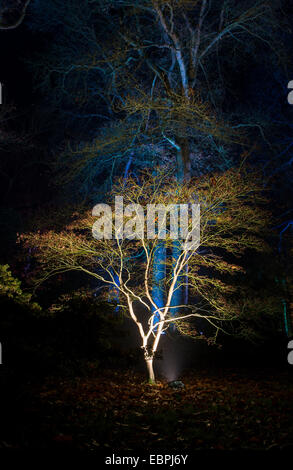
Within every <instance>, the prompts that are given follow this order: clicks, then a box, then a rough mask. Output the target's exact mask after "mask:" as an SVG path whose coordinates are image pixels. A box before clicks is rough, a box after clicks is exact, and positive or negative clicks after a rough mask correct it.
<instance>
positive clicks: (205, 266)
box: [20, 170, 269, 382]
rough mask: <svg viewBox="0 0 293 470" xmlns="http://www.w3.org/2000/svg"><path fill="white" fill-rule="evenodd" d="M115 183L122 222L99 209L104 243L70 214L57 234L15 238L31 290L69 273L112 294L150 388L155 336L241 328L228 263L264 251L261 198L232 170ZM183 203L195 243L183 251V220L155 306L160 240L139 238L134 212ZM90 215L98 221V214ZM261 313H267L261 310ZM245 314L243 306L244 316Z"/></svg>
mask: <svg viewBox="0 0 293 470" xmlns="http://www.w3.org/2000/svg"><path fill="white" fill-rule="evenodd" d="M122 183H123V181H120V182H118V183H117V185H115V186H114V188H113V190H112V192H111V198H114V197H115V196H119V197H120V198H121V197H123V198H124V204H125V205H126V204H127V207H126V208H125V210H124V216H123V218H122V219H121V220H120V221H118V222H117V216H116V217H115V219H114V218H113V217H112V212H111V213H110V214H109V213H108V210H106V209H103V211H104V214H103V217H102V219H99V223H100V226H103V227H104V230H105V231H106V230H107V231H109V229H110V233H111V234H112V233H113V232H112V224H113V227H114V228H115V230H114V234H113V238H112V239H110V238H109V239H106V238H101V239H95V238H94V237H93V236H92V229H93V224H94V223H95V222H97V219H96V217H94V216H93V215H92V214H91V213H75V214H73V218H72V220H71V222H70V223H69V224H67V226H65V227H64V229H61V231H58V230H41V231H38V232H37V233H29V234H25V235H22V236H21V237H20V238H21V239H22V240H25V243H26V245H27V246H30V247H31V246H34V247H36V246H38V250H37V253H36V256H37V257H38V259H39V262H40V265H39V272H38V279H39V280H38V282H43V281H44V280H46V279H48V278H50V277H51V276H52V275H55V274H58V273H59V274H61V273H66V272H68V271H76V272H83V273H86V274H88V275H89V276H91V277H93V278H94V279H96V280H97V281H98V282H101V283H102V285H104V286H106V287H107V286H113V287H114V288H115V289H117V290H118V291H119V293H120V302H121V304H120V305H121V308H122V310H123V311H124V312H125V314H126V315H127V316H128V317H130V318H131V319H132V321H133V322H134V323H135V325H136V327H137V330H138V332H139V336H140V346H141V348H142V349H143V352H144V358H145V361H146V365H147V369H148V374H149V379H150V381H152V382H153V381H154V380H155V375H154V370H153V360H154V358H155V355H156V352H157V349H158V345H159V342H160V338H161V335H162V333H163V332H164V331H165V330H167V329H168V327H169V326H170V324H171V323H172V324H174V323H176V325H177V327H178V330H179V331H180V332H181V333H183V334H188V335H189V334H193V335H195V336H196V335H197V331H196V328H197V327H196V325H193V327H192V324H190V323H189V321H190V319H198V318H200V319H202V321H204V322H206V323H207V324H208V325H209V327H210V328H211V329H212V332H211V335H210V337H213V338H214V339H215V338H216V337H217V334H218V332H219V331H225V330H226V327H227V329H229V325H230V326H231V325H233V323H237V322H238V323H240V324H241V322H242V321H243V312H244V311H245V308H244V307H245V303H246V302H247V299H246V298H241V294H240V291H238V290H237V288H236V287H235V286H234V287H233V286H232V285H231V283H230V281H231V279H230V277H229V276H230V275H233V274H235V273H237V272H239V271H241V269H242V268H241V266H240V265H239V263H236V264H235V262H234V261H235V259H236V258H237V257H239V256H240V255H241V254H243V253H244V252H245V250H247V249H256V250H260V251H261V250H265V249H266V248H267V247H266V244H265V243H264V240H263V232H264V229H265V226H266V224H267V214H266V213H265V212H264V211H263V209H260V208H259V207H258V205H259V204H261V203H262V202H263V197H262V195H261V192H260V188H259V186H258V183H257V178H256V175H251V174H249V173H247V174H245V173H243V174H240V173H239V172H237V171H235V170H233V171H232V170H231V171H229V172H228V173H227V174H221V175H214V176H213V177H205V178H200V179H194V180H191V182H190V184H189V185H181V184H179V183H178V181H177V179H176V178H172V177H171V175H170V174H169V175H168V174H166V173H163V172H158V173H157V174H156V175H155V176H153V175H151V174H145V175H144V176H142V177H141V178H140V180H139V181H137V180H136V179H131V178H129V179H128V181H127V184H126V185H124V186H123V184H122ZM111 198H110V199H111ZM185 201H188V202H189V203H190V202H192V203H195V204H199V205H200V209H201V219H200V231H201V234H200V243H198V240H197V241H195V240H193V243H191V245H190V244H187V242H188V241H191V240H190V234H191V233H192V220H191V217H189V218H188V224H189V229H188V231H187V232H185V235H184V236H183V238H182V239H179V240H178V242H179V243H180V255H179V256H178V257H177V258H176V260H175V263H174V262H173V260H170V261H164V263H165V265H164V266H163V267H162V268H164V269H165V271H166V276H165V286H166V291H165V303H164V305H163V306H158V305H157V304H156V300H155V298H154V296H153V293H152V289H151V285H152V272H153V269H154V260H155V252H156V249H157V248H158V246H159V245H160V242H161V240H160V239H159V235H158V233H159V232H156V234H155V236H152V237H149V238H148V237H147V231H146V224H145V225H143V226H141V222H139V221H138V219H137V214H138V213H139V212H138V211H141V209H138V205H139V208H141V207H143V208H145V207H146V205H147V204H155V205H158V204H162V205H164V206H166V205H168V204H182V203H183V202H185ZM93 213H94V215H95V216H98V215H100V216H101V215H102V213H101V212H100V213H99V214H98V213H96V212H93ZM105 217H106V218H105ZM140 221H141V219H140ZM165 222H166V220H165ZM117 224H118V225H117ZM129 227H132V229H131V230H132V232H131V233H132V235H131V236H128V238H125V236H124V238H121V237H122V235H125V233H126V232H125V231H126V229H127V228H128V230H129ZM165 229H166V239H165V240H164V243H165V244H166V247H167V249H168V248H169V249H170V247H172V244H173V242H174V234H173V233H172V230H173V228H172V224H171V219H170V223H168V222H167V223H166V225H165ZM107 233H108V232H107ZM128 234H129V231H128ZM111 236H112V235H111ZM217 252H218V253H217ZM216 253H217V254H216ZM138 255H143V256H138ZM231 260H232V261H231ZM187 262H188V264H189V269H188V273H187V277H184V278H183V277H182V273H184V272H185V270H184V268H185V266H186V264H187ZM186 279H187V281H186ZM186 282H188V286H189V288H190V291H191V298H192V301H191V303H190V304H189V305H185V306H183V305H176V306H174V305H173V304H172V299H173V297H174V295H175V292H176V289H179V288H180V287H181V284H182V283H184V284H185V283H186ZM235 291H236V294H235ZM233 293H234V294H233ZM175 307H176V315H175V316H174V313H173V312H174V310H173V309H174V308H175ZM266 308H267V310H269V307H268V305H266ZM250 310H251V306H250V307H249V315H250V316H251V311H250ZM252 310H253V306H252ZM142 311H143V313H142ZM244 317H245V315H244ZM207 336H208V335H207Z"/></svg>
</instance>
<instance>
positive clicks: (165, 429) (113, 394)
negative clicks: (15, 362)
mask: <svg viewBox="0 0 293 470" xmlns="http://www.w3.org/2000/svg"><path fill="white" fill-rule="evenodd" d="M100 374H101V375H99V376H93V377H90V378H84V377H77V378H71V379H60V378H59V379H57V378H56V377H55V378H53V377H50V378H47V379H46V380H45V381H43V383H41V384H40V383H39V384H38V383H30V384H26V387H25V388H24V389H23V390H22V392H21V393H20V395H19V396H18V398H17V399H16V401H14V403H13V406H9V404H8V406H7V416H6V420H5V435H3V433H1V434H2V436H1V437H0V447H2V448H3V447H6V448H13V449H15V448H16V449H32V448H34V449H36V448H41V449H55V448H61V449H77V450H89V451H92V450H98V451H110V452H115V453H117V452H124V453H125V452H128V453H131V452H133V451H145V450H146V449H151V451H152V452H153V453H155V452H162V451H172V453H173V454H174V453H175V452H183V451H186V452H188V451H193V452H194V451H196V450H204V451H205V450H210V449H218V450H222V449H223V450H239V449H249V450H255V449H256V450H269V449H291V450H293V420H292V416H293V399H292V398H293V380H292V373H291V370H290V371H289V370H288V371H287V370H285V371H282V372H276V371H264V370H263V371H260V370H254V371H247V370H240V371H239V370H231V369H228V370H226V369H223V370H214V371H211V370H200V371H197V370H194V371H188V372H186V374H185V375H183V376H182V377H180V379H181V380H182V381H183V382H184V383H185V388H184V389H183V390H180V391H175V390H172V389H171V388H170V387H168V384H167V382H166V381H164V380H162V381H158V383H157V384H155V385H150V384H148V383H147V382H146V381H145V377H144V376H142V375H140V374H137V373H134V372H125V371H124V372H117V371H113V370H102V371H100ZM290 375H291V377H290ZM10 408H11V409H10ZM3 425H4V422H3V421H2V426H1V427H2V431H3Z"/></svg>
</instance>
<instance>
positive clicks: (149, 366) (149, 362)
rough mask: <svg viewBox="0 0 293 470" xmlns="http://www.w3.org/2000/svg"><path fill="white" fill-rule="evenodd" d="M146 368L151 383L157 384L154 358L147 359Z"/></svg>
mask: <svg viewBox="0 0 293 470" xmlns="http://www.w3.org/2000/svg"><path fill="white" fill-rule="evenodd" d="M146 366H147V370H148V375H149V382H150V383H155V381H156V380H155V374H154V367H153V358H150V359H146Z"/></svg>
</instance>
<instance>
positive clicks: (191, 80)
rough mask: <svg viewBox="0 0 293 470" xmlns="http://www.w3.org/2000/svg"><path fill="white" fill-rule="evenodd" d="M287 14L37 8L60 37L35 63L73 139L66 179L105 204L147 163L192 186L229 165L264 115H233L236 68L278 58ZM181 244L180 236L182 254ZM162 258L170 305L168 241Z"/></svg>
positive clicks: (181, 6) (225, 4)
mask: <svg viewBox="0 0 293 470" xmlns="http://www.w3.org/2000/svg"><path fill="white" fill-rule="evenodd" d="M277 11H278V2H272V1H270V0H268V1H265V2H259V1H257V0H248V1H246V2H239V1H238V2H237V1H235V0H227V1H222V0H212V1H210V2H209V1H207V0H194V1H190V0H179V1H177V0H170V1H164V0H163V1H162V0H119V1H116V0H115V1H112V0H106V1H105V0H95V1H93V2H86V1H84V2H81V1H79V0H70V1H68V2H63V1H62V0H53V1H51V2H46V1H45V0H41V1H39V2H37V3H35V4H33V5H32V8H31V12H32V17H31V19H30V24H31V27H33V28H35V29H37V30H38V31H42V30H43V31H46V32H49V33H50V34H53V35H54V41H53V43H52V46H50V50H49V51H47V54H46V55H42V57H39V58H37V59H35V60H34V65H33V66H34V70H35V76H36V77H37V81H38V87H41V88H43V90H44V92H45V96H46V97H49V100H50V106H52V103H54V105H55V107H56V110H57V113H56V114H57V115H58V117H59V116H63V121H62V125H61V124H60V126H59V129H61V130H62V131H63V129H66V131H67V132H68V134H69V135H70V137H69V140H70V144H69V145H67V146H66V148H65V150H64V152H61V154H60V153H59V155H58V168H59V170H60V172H59V173H58V175H59V182H60V183H61V185H62V187H64V186H66V187H68V186H69V188H70V189H71V188H74V194H76V193H79V195H80V196H82V197H83V198H84V199H87V200H93V199H94V198H99V197H100V198H102V197H103V195H104V192H105V191H106V190H109V189H110V188H111V184H112V181H113V178H115V176H116V175H117V174H121V173H122V174H124V175H125V177H127V175H128V173H129V172H137V171H139V169H141V168H142V167H144V168H146V167H152V166H156V165H160V166H161V167H163V166H165V167H166V168H167V169H170V168H175V169H176V174H177V178H178V181H180V182H183V181H189V179H190V178H191V175H192V174H195V175H197V176H198V175H200V174H205V173H208V172H209V171H215V170H218V169H221V170H225V169H227V168H229V167H230V166H231V164H232V162H233V159H235V154H236V152H234V154H233V153H232V152H230V150H231V147H233V145H234V144H235V143H237V144H239V143H241V144H243V143H244V142H245V141H244V137H243V135H242V134H241V132H240V131H242V130H243V129H244V128H251V127H253V123H251V122H249V123H248V124H247V126H246V123H245V122H244V123H243V122H242V121H240V120H239V116H238V115H237V113H235V112H233V113H231V112H225V99H226V96H227V89H228V87H229V78H228V74H229V72H225V69H227V70H231V68H233V65H234V68H235V69H237V66H238V63H239V57H240V58H241V59H240V60H242V57H243V56H242V53H243V49H245V50H247V48H248V49H249V53H253V51H254V50H255V48H257V47H258V46H261V47H264V48H265V49H266V51H270V54H271V51H272V50H274V44H273V39H272V36H273V34H272V27H271V25H272V24H273V22H274V18H275V13H276V12H277ZM64 18H66V22H65V23H64ZM231 64H233V65H231ZM48 90H50V93H48ZM46 99H47V101H49V100H48V98H46ZM48 106H49V105H48ZM62 131H61V132H62ZM57 132H58V131H57ZM54 135H56V129H55V130H54ZM245 145H249V144H248V142H245ZM246 150H247V149H246ZM240 153H241V152H239V151H238V150H237V157H236V158H237V159H238V156H239V154H240ZM247 155H249V151H248V152H246V156H247ZM101 182H103V184H101ZM179 251H180V250H178V247H176V244H174V247H173V254H174V255H176V253H177V254H179ZM155 256H156V258H157V261H158V263H157V264H158V270H157V272H156V271H154V277H153V290H154V291H156V293H157V301H158V302H161V303H162V302H163V292H162V289H161V288H160V287H159V285H162V282H161V281H162V279H161V277H162V271H161V270H160V269H159V266H160V264H161V263H162V260H164V258H165V256H166V250H165V249H164V244H163V243H162V246H161V249H160V250H159V249H158V250H157V251H156V255H155ZM155 264H156V263H155ZM186 269H187V265H186ZM176 294H177V295H178V298H179V297H180V295H181V297H182V296H183V295H182V294H183V293H182V292H181V294H180V289H178V290H177V291H176ZM174 311H175V310H174Z"/></svg>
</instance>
